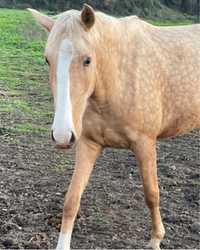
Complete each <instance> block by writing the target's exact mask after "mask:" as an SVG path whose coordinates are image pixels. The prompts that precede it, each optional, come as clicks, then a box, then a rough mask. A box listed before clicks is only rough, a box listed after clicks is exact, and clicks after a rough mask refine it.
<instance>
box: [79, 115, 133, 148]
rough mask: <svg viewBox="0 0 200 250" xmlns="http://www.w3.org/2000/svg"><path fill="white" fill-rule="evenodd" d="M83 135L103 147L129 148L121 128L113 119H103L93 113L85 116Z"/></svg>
mask: <svg viewBox="0 0 200 250" xmlns="http://www.w3.org/2000/svg"><path fill="white" fill-rule="evenodd" d="M83 133H84V134H85V135H86V136H87V137H88V138H90V139H92V140H93V141H95V142H97V143H99V144H101V145H103V146H108V147H116V148H127V147H129V143H128V140H127V138H126V135H125V133H124V131H123V126H122V125H121V124H120V122H119V121H117V120H114V118H113V117H109V118H108V117H104V116H101V115H99V114H97V113H95V112H92V113H89V114H87V115H86V117H85V119H84V124H83Z"/></svg>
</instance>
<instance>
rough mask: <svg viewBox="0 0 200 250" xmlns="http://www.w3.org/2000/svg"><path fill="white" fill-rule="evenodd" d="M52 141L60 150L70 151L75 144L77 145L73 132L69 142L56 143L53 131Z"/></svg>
mask: <svg viewBox="0 0 200 250" xmlns="http://www.w3.org/2000/svg"><path fill="white" fill-rule="evenodd" d="M51 139H52V141H53V142H55V144H56V147H57V148H59V149H70V148H71V147H72V146H73V144H74V143H75V141H76V138H75V135H74V133H73V132H71V137H70V140H69V142H66V143H58V142H57V141H56V139H55V137H54V134H53V130H52V131H51Z"/></svg>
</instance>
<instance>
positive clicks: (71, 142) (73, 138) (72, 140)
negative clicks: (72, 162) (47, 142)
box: [70, 132, 76, 144]
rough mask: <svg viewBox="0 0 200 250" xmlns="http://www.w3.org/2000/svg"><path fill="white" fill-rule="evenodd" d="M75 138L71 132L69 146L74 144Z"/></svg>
mask: <svg viewBox="0 0 200 250" xmlns="http://www.w3.org/2000/svg"><path fill="white" fill-rule="evenodd" d="M75 140H76V138H75V136H74V133H73V132H72V136H71V139H70V144H73V143H74V142H75Z"/></svg>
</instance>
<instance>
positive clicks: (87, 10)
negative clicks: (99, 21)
mask: <svg viewBox="0 0 200 250" xmlns="http://www.w3.org/2000/svg"><path fill="white" fill-rule="evenodd" d="M81 21H82V23H83V24H84V26H85V27H86V28H87V29H90V28H91V27H92V26H93V25H94V23H95V12H94V9H93V8H92V7H91V6H90V5H88V4H84V5H83V9H82V11H81Z"/></svg>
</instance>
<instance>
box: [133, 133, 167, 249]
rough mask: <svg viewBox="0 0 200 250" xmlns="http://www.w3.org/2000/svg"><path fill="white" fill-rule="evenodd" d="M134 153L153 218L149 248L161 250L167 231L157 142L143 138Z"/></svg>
mask: <svg viewBox="0 0 200 250" xmlns="http://www.w3.org/2000/svg"><path fill="white" fill-rule="evenodd" d="M134 151H135V154H136V158H137V160H138V163H139V168H140V175H141V179H142V182H143V188H144V194H145V201H146V204H147V206H148V208H149V210H150V213H151V218H152V234H151V241H150V243H149V247H152V248H153V249H159V248H160V242H161V240H162V239H163V237H164V234H165V230H164V226H163V223H162V219H161V216H160V204H159V203H160V201H159V200H160V196H159V187H158V180H157V164H156V141H155V140H152V139H150V138H148V137H141V138H140V139H139V141H137V142H136V144H135V145H134Z"/></svg>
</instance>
